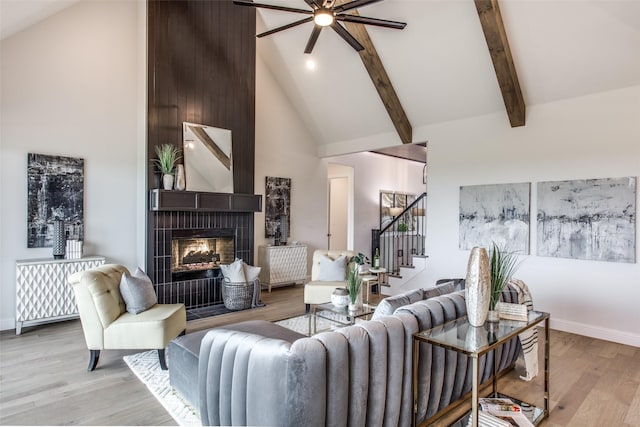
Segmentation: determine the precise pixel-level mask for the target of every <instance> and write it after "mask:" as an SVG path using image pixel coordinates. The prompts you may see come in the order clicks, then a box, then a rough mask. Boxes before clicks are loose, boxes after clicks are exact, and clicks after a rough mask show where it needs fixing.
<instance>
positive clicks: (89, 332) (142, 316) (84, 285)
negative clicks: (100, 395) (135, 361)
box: [69, 264, 187, 371]
mask: <svg viewBox="0 0 640 427" xmlns="http://www.w3.org/2000/svg"><path fill="white" fill-rule="evenodd" d="M124 273H126V274H127V275H128V274H129V271H128V270H127V269H126V268H125V267H123V266H121V265H116V264H107V265H103V266H100V267H97V268H94V269H91V270H87V271H81V272H78V273H75V274H73V275H71V276H70V277H69V283H70V285H71V286H73V290H74V293H75V296H76V303H77V304H78V312H79V313H80V321H81V323H82V330H83V331H84V338H85V341H86V342H87V347H88V348H89V366H88V368H87V370H88V371H93V370H94V369H95V368H96V366H97V365H98V358H99V357H100V350H103V349H127V350H129V349H144V350H148V349H157V350H158V357H159V359H160V367H161V368H162V369H163V370H166V369H167V365H166V360H165V355H164V350H165V348H166V347H167V345H168V344H169V341H171V340H172V339H174V338H175V337H177V336H178V335H180V334H181V333H183V332H184V330H185V329H186V326H187V317H186V311H185V307H184V304H155V305H153V306H152V307H150V308H149V309H147V310H145V311H142V312H140V313H138V314H131V313H129V312H128V311H127V309H126V306H125V302H124V300H123V298H122V295H121V293H120V281H121V279H122V275H123V274H124Z"/></svg>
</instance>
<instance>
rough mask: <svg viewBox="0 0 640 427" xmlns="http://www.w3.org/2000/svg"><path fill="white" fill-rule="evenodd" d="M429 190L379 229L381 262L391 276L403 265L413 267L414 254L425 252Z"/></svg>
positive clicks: (398, 273) (397, 274) (398, 272)
mask: <svg viewBox="0 0 640 427" xmlns="http://www.w3.org/2000/svg"><path fill="white" fill-rule="evenodd" d="M426 196H427V193H422V194H421V195H420V196H419V197H418V198H416V200H414V201H413V202H412V203H411V204H410V205H409V206H407V207H406V208H405V209H404V210H403V211H402V213H400V214H399V215H397V216H395V217H393V218H392V220H391V222H389V224H387V225H386V226H385V227H383V228H382V229H381V230H380V266H381V267H384V268H386V269H387V272H388V274H389V275H391V276H399V275H400V267H413V257H414V256H415V255H424V254H425V243H426V242H425V238H426V217H425V215H426V210H427V209H426V207H427V205H426V203H427V198H426Z"/></svg>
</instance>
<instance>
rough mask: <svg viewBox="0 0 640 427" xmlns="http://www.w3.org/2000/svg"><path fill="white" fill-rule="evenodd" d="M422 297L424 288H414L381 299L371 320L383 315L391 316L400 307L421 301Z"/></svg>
mask: <svg viewBox="0 0 640 427" xmlns="http://www.w3.org/2000/svg"><path fill="white" fill-rule="evenodd" d="M422 297H423V291H422V289H414V290H412V291H408V292H405V293H402V294H399V295H394V296H392V297H387V298H385V299H383V300H382V301H380V303H379V304H378V306H377V307H376V311H374V312H373V316H371V320H374V319H377V318H378V317H381V316H390V315H392V314H393V313H394V312H395V311H396V310H397V309H398V308H400V307H402V306H405V305H408V304H413V303H414V302H416V301H420V300H421V299H422Z"/></svg>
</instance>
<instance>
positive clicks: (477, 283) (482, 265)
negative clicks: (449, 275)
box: [465, 246, 491, 326]
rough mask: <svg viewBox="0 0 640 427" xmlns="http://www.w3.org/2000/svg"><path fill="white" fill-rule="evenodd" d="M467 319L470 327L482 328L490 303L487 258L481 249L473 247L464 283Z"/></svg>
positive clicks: (484, 250) (489, 278)
mask: <svg viewBox="0 0 640 427" xmlns="http://www.w3.org/2000/svg"><path fill="white" fill-rule="evenodd" d="M465 300H466V306H467V319H468V320H469V324H470V325H472V326H482V325H483V324H484V322H485V320H487V314H488V312H489V303H490V302H491V275H490V273H489V256H488V255H487V250H486V249H485V248H482V247H477V246H476V247H474V248H473V249H471V254H470V255H469V263H468V265H467V279H466V281H465Z"/></svg>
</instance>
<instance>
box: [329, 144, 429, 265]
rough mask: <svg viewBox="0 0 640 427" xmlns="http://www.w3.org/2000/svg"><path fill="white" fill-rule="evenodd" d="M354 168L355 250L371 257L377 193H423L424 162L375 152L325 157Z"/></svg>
mask: <svg viewBox="0 0 640 427" xmlns="http://www.w3.org/2000/svg"><path fill="white" fill-rule="evenodd" d="M326 160H327V161H329V162H331V163H337V164H341V165H345V166H351V167H353V168H354V188H355V197H354V210H355V211H354V216H355V230H354V250H355V251H356V252H362V253H364V254H365V255H367V256H369V257H370V256H371V230H372V229H374V228H376V229H377V228H380V209H379V205H380V190H385V191H399V192H405V193H413V194H422V193H423V192H424V185H423V184H422V167H423V166H424V164H423V163H418V162H412V161H408V160H401V159H396V158H393V157H389V156H383V155H380V154H374V153H368V152H365V153H356V154H347V155H344V156H336V157H328V158H327V159H326Z"/></svg>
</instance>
